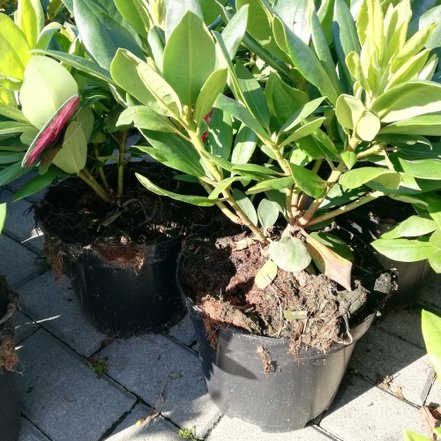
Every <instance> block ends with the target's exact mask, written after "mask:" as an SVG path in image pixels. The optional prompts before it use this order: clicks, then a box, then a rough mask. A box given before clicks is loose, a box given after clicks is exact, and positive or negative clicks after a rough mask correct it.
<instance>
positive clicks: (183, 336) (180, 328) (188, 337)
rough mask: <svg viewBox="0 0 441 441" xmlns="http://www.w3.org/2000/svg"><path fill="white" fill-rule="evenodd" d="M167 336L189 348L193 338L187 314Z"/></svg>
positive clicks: (191, 325)
mask: <svg viewBox="0 0 441 441" xmlns="http://www.w3.org/2000/svg"><path fill="white" fill-rule="evenodd" d="M168 335H170V336H171V337H173V338H175V339H176V340H178V341H180V342H181V343H183V344H184V345H186V346H191V345H192V344H193V343H194V342H195V336H194V328H193V323H192V322H191V319H190V316H189V315H188V314H187V315H186V316H185V317H184V318H183V319H182V320H181V321H180V322H179V323H178V324H177V325H175V326H173V328H171V329H170V330H169V332H168Z"/></svg>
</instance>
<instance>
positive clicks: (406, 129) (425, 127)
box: [379, 115, 441, 136]
mask: <svg viewBox="0 0 441 441" xmlns="http://www.w3.org/2000/svg"><path fill="white" fill-rule="evenodd" d="M379 133H380V134H388V133H390V134H393V133H396V134H399V135H423V136H441V115H420V116H415V117H414V118H411V119H405V120H401V121H397V122H395V123H392V124H389V125H387V126H385V127H383V128H382V129H381V130H380V132H379Z"/></svg>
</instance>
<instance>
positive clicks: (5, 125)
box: [0, 121, 30, 136]
mask: <svg viewBox="0 0 441 441" xmlns="http://www.w3.org/2000/svg"><path fill="white" fill-rule="evenodd" d="M29 127H30V125H29V124H28V123H25V122H15V121H11V122H9V121H3V122H1V121H0V136H5V135H15V134H18V133H23V132H25V131H27V130H28V129H29Z"/></svg>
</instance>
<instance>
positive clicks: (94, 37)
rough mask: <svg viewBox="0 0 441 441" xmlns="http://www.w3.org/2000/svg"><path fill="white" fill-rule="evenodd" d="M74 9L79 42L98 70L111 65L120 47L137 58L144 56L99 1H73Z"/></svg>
mask: <svg viewBox="0 0 441 441" xmlns="http://www.w3.org/2000/svg"><path fill="white" fill-rule="evenodd" d="M73 9H74V17H75V22H76V25H77V27H78V31H79V33H80V37H81V40H82V42H83V44H84V46H85V47H86V49H87V51H88V52H89V53H90V55H91V56H92V57H93V58H94V60H95V61H96V62H97V63H98V64H99V65H100V66H101V67H103V68H104V69H107V70H109V68H110V63H111V61H112V59H113V57H114V56H115V54H116V51H117V50H118V49H120V48H125V49H128V50H129V51H130V52H132V53H133V54H135V55H137V56H139V57H142V56H143V54H142V50H141V48H140V47H139V45H138V43H137V41H136V40H135V38H134V37H133V35H132V34H131V33H130V32H129V31H128V30H127V29H126V28H125V27H124V26H123V25H122V24H121V23H120V22H118V21H117V20H116V18H115V17H112V16H111V15H110V14H109V13H108V11H107V10H106V9H104V8H103V7H102V6H101V5H100V3H99V2H96V1H93V2H91V1H89V0H74V2H73ZM120 17H121V16H120ZM121 19H122V17H121Z"/></svg>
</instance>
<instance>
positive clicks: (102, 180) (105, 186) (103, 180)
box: [93, 144, 110, 192]
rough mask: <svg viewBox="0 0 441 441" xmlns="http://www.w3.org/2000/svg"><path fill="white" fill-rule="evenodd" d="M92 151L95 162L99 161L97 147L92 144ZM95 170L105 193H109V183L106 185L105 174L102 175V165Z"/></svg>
mask: <svg viewBox="0 0 441 441" xmlns="http://www.w3.org/2000/svg"><path fill="white" fill-rule="evenodd" d="M93 150H94V153H95V159H96V160H97V161H99V154H98V146H97V145H96V144H94V146H93ZM97 169H98V173H99V175H100V179H101V182H102V183H103V185H104V188H105V189H106V191H108V192H109V191H110V185H109V183H108V181H107V178H106V174H105V173H104V169H103V166H102V165H99V166H98V167H97Z"/></svg>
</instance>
